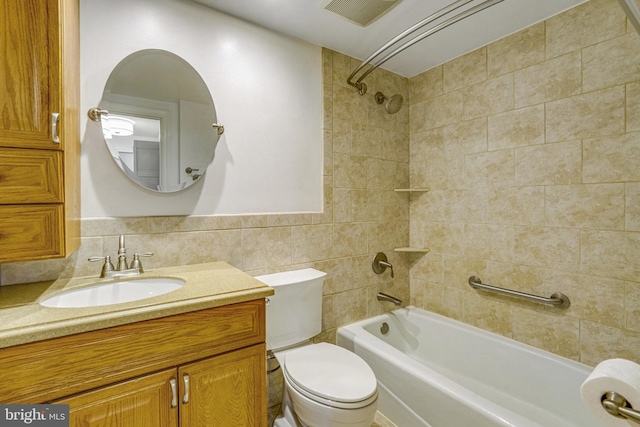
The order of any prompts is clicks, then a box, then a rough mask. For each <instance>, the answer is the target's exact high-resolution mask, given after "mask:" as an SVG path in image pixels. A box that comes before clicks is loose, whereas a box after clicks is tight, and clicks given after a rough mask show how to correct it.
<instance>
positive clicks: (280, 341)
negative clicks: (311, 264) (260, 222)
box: [256, 268, 378, 427]
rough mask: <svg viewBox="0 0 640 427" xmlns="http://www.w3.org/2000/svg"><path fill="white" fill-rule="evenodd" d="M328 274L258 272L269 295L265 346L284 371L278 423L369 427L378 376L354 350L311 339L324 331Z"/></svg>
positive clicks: (285, 426)
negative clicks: (324, 299)
mask: <svg viewBox="0 0 640 427" xmlns="http://www.w3.org/2000/svg"><path fill="white" fill-rule="evenodd" d="M326 275H327V274H326V273H323V272H322V271H318V270H315V269H313V268H306V269H302V270H295V271H287V272H283V273H275V274H267V275H263V276H257V277H256V279H258V280H260V281H262V282H263V283H265V284H267V285H268V286H271V287H272V288H273V289H274V290H275V294H274V295H273V296H271V297H269V298H268V299H267V328H266V333H267V350H271V351H273V353H274V354H275V356H276V358H277V359H278V362H279V363H280V367H281V368H282V374H283V376H284V391H283V396H282V413H281V414H280V415H279V416H278V417H277V418H276V420H275V422H274V426H275V427H339V426H340V427H342V426H349V427H370V426H371V424H372V423H373V419H374V417H375V414H376V410H377V407H378V388H377V382H376V377H375V375H374V373H373V371H372V370H371V368H370V367H369V365H367V363H366V362H365V361H364V360H362V359H361V358H360V357H359V356H357V355H356V354H355V353H352V352H350V351H349V350H346V349H344V348H342V347H338V346H336V345H333V344H328V343H318V344H313V343H312V342H311V341H310V340H311V338H312V337H314V336H315V335H317V334H319V333H320V331H321V330H322V283H323V282H324V278H325V277H326Z"/></svg>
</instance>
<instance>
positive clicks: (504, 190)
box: [487, 186, 545, 225]
mask: <svg viewBox="0 0 640 427" xmlns="http://www.w3.org/2000/svg"><path fill="white" fill-rule="evenodd" d="M544 193H545V190H544V187H542V186H535V187H534V186H531V187H526V186H525V187H497V188H494V189H492V190H491V192H489V199H488V206H487V208H488V212H487V221H489V222H491V223H496V224H511V225H544V197H545V196H544Z"/></svg>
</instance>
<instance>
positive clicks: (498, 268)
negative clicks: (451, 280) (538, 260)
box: [480, 262, 545, 310]
mask: <svg viewBox="0 0 640 427" xmlns="http://www.w3.org/2000/svg"><path fill="white" fill-rule="evenodd" d="M480 279H482V283H487V284H489V285H492V286H498V287H500V288H505V289H512V290H514V291H520V292H526V293H530V294H538V295H542V294H544V293H545V288H544V286H545V282H544V279H545V269H543V268H540V267H531V266H527V265H520V264H512V263H504V262H487V275H486V276H485V277H480ZM505 301H509V302H510V303H512V304H515V303H518V300H516V299H513V298H510V299H506V300H505ZM523 304H526V307H529V308H533V307H532V306H531V304H529V303H523ZM540 309H541V310H542V308H540Z"/></svg>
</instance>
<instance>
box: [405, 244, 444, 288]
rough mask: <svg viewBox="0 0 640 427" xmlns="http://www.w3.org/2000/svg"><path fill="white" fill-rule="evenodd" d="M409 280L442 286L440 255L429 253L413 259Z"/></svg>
mask: <svg viewBox="0 0 640 427" xmlns="http://www.w3.org/2000/svg"><path fill="white" fill-rule="evenodd" d="M410 274H411V278H414V277H415V278H416V279H418V280H422V281H424V282H427V283H437V284H439V285H442V284H443V264H442V255H441V254H438V253H435V252H429V253H427V254H424V255H420V256H418V257H417V259H414V260H413V262H412V265H411V272H410Z"/></svg>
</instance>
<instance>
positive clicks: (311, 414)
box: [273, 380, 378, 427]
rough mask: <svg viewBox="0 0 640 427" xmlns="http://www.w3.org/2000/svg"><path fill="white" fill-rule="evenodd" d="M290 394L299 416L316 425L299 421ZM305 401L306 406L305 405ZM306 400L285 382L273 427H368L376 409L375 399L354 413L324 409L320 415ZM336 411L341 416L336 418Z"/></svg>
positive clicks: (313, 405) (313, 404)
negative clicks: (293, 397)
mask: <svg viewBox="0 0 640 427" xmlns="http://www.w3.org/2000/svg"><path fill="white" fill-rule="evenodd" d="M291 393H293V394H294V395H295V398H296V402H297V405H298V406H297V409H298V410H299V411H302V412H300V414H301V416H303V418H305V419H315V420H316V421H318V423H312V424H307V423H305V422H304V421H302V420H301V418H300V417H299V416H298V415H297V414H296V412H295V411H294V403H293V402H292V400H291V399H292V396H291ZM305 401H307V404H305ZM309 403H311V402H310V401H308V399H307V398H306V397H304V396H302V395H300V394H299V393H297V392H296V391H295V390H291V389H289V385H288V384H287V381H286V380H285V383H284V390H283V393H282V413H281V414H280V415H278V417H277V418H276V420H275V421H274V423H273V425H274V427H370V426H371V424H372V423H373V419H374V417H375V413H376V409H377V406H378V402H377V399H376V400H375V401H374V402H373V403H371V404H370V405H368V406H367V407H364V408H361V409H359V410H356V411H353V412H351V411H349V412H351V413H345V412H342V411H343V410H341V409H336V408H333V409H332V408H326V407H325V409H324V411H327V410H328V412H325V413H324V414H322V415H320V414H319V413H318V412H317V411H318V408H317V407H316V406H315V403H312V405H311V406H308V404H309ZM336 411H338V412H342V414H341V415H338V416H336V415H337V414H336Z"/></svg>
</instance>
